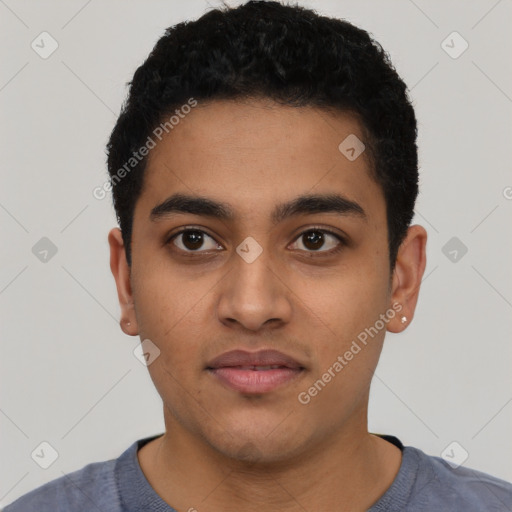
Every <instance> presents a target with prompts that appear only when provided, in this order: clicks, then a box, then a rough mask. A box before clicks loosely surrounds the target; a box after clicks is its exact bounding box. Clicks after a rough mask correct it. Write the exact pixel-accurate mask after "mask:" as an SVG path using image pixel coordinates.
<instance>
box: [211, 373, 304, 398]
mask: <svg viewBox="0 0 512 512" xmlns="http://www.w3.org/2000/svg"><path fill="white" fill-rule="evenodd" d="M209 371H210V373H212V374H213V375H215V376H216V377H217V378H218V379H220V381H221V382H223V383H224V384H226V385H227V386H229V387H230V388H232V389H234V390H236V391H240V392H242V393H268V392H269V391H273V390H274V389H276V388H279V387H281V386H283V385H284V384H287V383H289V382H290V381H292V380H294V379H296V378H297V376H299V375H301V374H302V370H301V369H300V368H276V369H273V370H241V369H240V368H235V367H223V368H214V369H209Z"/></svg>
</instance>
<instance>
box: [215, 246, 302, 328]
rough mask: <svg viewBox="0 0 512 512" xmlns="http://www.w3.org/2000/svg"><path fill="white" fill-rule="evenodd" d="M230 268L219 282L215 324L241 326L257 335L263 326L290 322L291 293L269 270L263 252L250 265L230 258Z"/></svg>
mask: <svg viewBox="0 0 512 512" xmlns="http://www.w3.org/2000/svg"><path fill="white" fill-rule="evenodd" d="M233 259H234V261H233V262H232V263H231V264H232V265H233V268H232V269H231V271H230V272H228V274H227V275H226V277H225V279H223V280H222V284H221V292H220V293H221V296H220V298H219V302H218V306H217V314H218V318H219V320H220V321H221V322H222V323H223V324H224V325H227V326H230V327H233V326H235V325H237V326H242V327H244V328H245V329H247V330H251V331H259V330H261V329H262V328H264V326H265V325H266V324H269V326H270V327H271V328H277V327H279V326H283V325H284V324H286V323H288V322H289V321H290V317H291V313H292V305H291V301H290V296H291V295H292V292H291V290H290V288H289V287H288V286H287V285H286V283H285V280H284V279H283V278H282V277H280V276H279V275H278V274H279V269H278V268H273V267H276V265H272V262H271V261H270V258H268V257H267V253H266V251H265V250H263V252H262V253H261V254H260V255H259V256H258V257H257V258H256V259H255V260H254V261H252V262H251V263H249V262H247V261H245V260H244V259H243V258H242V257H240V256H239V255H238V254H234V255H233Z"/></svg>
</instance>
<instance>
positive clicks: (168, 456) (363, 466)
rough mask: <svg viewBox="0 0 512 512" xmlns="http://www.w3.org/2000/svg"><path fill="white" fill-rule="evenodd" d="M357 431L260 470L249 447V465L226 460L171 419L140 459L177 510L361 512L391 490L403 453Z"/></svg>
mask: <svg viewBox="0 0 512 512" xmlns="http://www.w3.org/2000/svg"><path fill="white" fill-rule="evenodd" d="M356 423H357V422H356ZM363 425H364V428H363ZM356 427H357V428H347V429H346V430H343V431H341V432H336V434H335V435H333V436H330V437H325V438H323V439H321V440H320V441H318V442H316V443H315V442H312V443H309V445H308V449H307V450H306V451H302V452H301V453H300V454H297V455H296V456H293V457H289V458H287V459H286V460H279V461H272V462H269V461H263V462H261V461H258V460H257V459H255V458H251V453H250V447H248V454H247V458H248V459H250V460H246V461H243V460H240V459H238V460H234V459H232V458H229V457H226V456H225V455H224V454H222V453H220V452H219V451H217V450H215V449H214V448H213V447H212V446H211V445H209V444H207V443H205V442H204V440H202V439H198V438H197V437H196V436H194V435H193V434H191V433H190V432H189V431H187V430H186V429H184V428H183V427H182V426H181V425H180V424H178V423H177V422H176V421H173V420H172V419H170V418H166V433H165V434H164V435H163V436H162V437H159V438H157V439H155V440H154V441H152V442H150V443H148V444H147V445H146V446H144V447H143V448H142V449H141V450H140V451H139V453H138V457H139V462H140V465H141V468H142V471H143V472H144V474H145V476H146V478H147V479H148V481H149V483H150V484H151V485H152V487H153V488H154V489H155V491H156V492H157V493H158V494H159V495H160V496H161V498H162V499H163V500H164V501H166V502H167V503H168V504H169V505H171V506H172V507H174V508H176V509H177V510H187V511H189V510H190V511H194V509H197V511H199V512H200V511H201V510H208V511H209V512H217V511H219V512H220V511H224V510H227V509H230V510H231V509H232V510H235V509H236V510H244V512H256V511H258V512H259V511H261V509H262V508H263V509H264V510H266V511H268V512H274V511H276V512H277V511H279V512H296V511H297V512H298V511H301V512H303V511H304V509H305V510H337V511H339V512H344V511H347V512H348V511H351V512H354V511H355V510H361V511H364V510H367V509H368V508H370V507H371V506H372V505H373V504H374V503H375V502H376V501H377V500H378V499H379V498H380V496H382V494H384V492H385V491H386V490H387V489H388V488H389V486H390V485H391V483H392V482H393V480H394V478H395V477H396V474H397V473H398V470H399V467H400V463H401V452H400V450H399V449H398V448H397V447H395V446H394V445H392V444H391V443H389V442H387V441H385V440H383V439H381V438H379V437H377V436H374V435H372V434H369V433H368V432H367V430H366V426H365V423H363V424H361V422H358V424H357V425H356Z"/></svg>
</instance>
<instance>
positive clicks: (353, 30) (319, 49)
mask: <svg viewBox="0 0 512 512" xmlns="http://www.w3.org/2000/svg"><path fill="white" fill-rule="evenodd" d="M127 85H129V86H130V88H129V93H128V97H127V99H126V101H125V102H124V104H123V106H122V109H121V113H120V115H119V118H118V120H117V123H116V125H115V127H114V129H113V131H112V133H111V135H110V139H109V141H108V144H107V163H108V171H109V176H110V184H111V185H112V191H113V202H114V208H115V211H116V216H117V219H118V222H119V225H120V228H121V231H122V236H123V242H124V245H125V247H126V257H127V261H128V264H129V265H131V235H132V225H133V214H134V210H135V204H136V201H137V199H138V198H139V196H140V193H141V191H142V185H143V178H144V170H145V167H146V162H147V156H146V157H144V158H142V157H140V156H139V155H138V159H137V160H135V159H133V155H134V153H136V152H137V150H139V149H140V148H141V147H142V146H144V144H145V143H146V141H148V140H149V139H148V137H149V136H150V135H151V134H152V133H153V131H154V130H155V127H157V126H159V125H160V124H161V123H162V122H163V121H164V119H166V118H167V119H169V116H170V115H172V114H173V113H174V112H175V109H177V108H179V107H180V106H182V105H185V104H187V103H189V102H190V99H191V98H193V99H194V101H199V102H201V101H203V102H207V101H214V100H223V99H233V100H237V99H240V100H247V99H252V98H269V99H271V100H274V101H275V102H277V103H279V104H282V105H287V106H295V107H300V106H314V107H318V108H321V109H326V110H329V111H334V112H341V113H343V112H345V113H353V114H355V115H356V116H357V118H358V119H359V120H360V123H361V125H362V129H363V131H364V135H365V140H364V144H365V146H366V150H365V155H367V157H368V159H369V161H370V162H371V169H370V172H371V174H372V177H373V178H374V179H375V180H376V182H377V183H378V184H379V185H380V186H381V187H382V190H383V193H384V197H385V201H386V212H387V227H388V249H389V261H390V268H391V270H393V269H394V266H395V261H396V255H397V252H398V248H399V246H400V244H401V243H402V241H403V239H404V238H405V236H406V233H407V229H408V227H409V225H410V223H411V220H412V217H413V215H414V204H415V201H416V197H417V195H418V155H417V146H416V137H417V127H416V117H415V114H414V109H413V107H412V104H411V102H410V100H409V98H408V94H407V87H406V85H405V84H404V82H403V81H402V80H401V78H400V77H399V75H398V74H397V72H396V70H395V68H394V67H393V65H392V64H391V61H390V58H389V56H388V54H387V53H386V52H385V51H384V50H383V48H382V46H381V45H380V44H379V43H378V42H376V41H375V40H373V38H372V37H371V36H370V34H369V33H368V32H366V31H365V30H362V29H360V28H358V27H355V26H354V25H352V24H351V23H349V22H347V21H345V20H342V19H336V18H329V17H326V16H320V15H319V14H317V13H316V12H315V11H314V10H311V9H307V8H304V7H301V6H299V5H285V4H283V3H280V2H276V1H264V0H252V1H249V2H247V3H245V4H242V5H240V6H238V7H236V8H230V7H228V6H225V5H224V6H223V7H220V8H218V9H213V10H210V11H208V12H207V13H205V14H204V15H203V16H201V17H200V18H199V19H197V20H194V21H186V22H181V23H178V24H177V25H175V26H172V27H169V28H168V29H166V30H165V33H164V35H163V36H162V37H161V38H160V39H159V40H158V41H157V43H156V44H155V47H154V48H153V50H152V51H151V53H150V54H149V56H148V57H147V59H146V60H145V61H144V63H143V64H142V65H141V66H140V67H139V68H138V69H137V70H136V72H135V74H134V76H133V79H132V81H131V82H129V83H128V84H127ZM340 142H341V141H340ZM130 159H132V160H131V162H132V163H133V166H132V167H133V168H131V169H129V168H127V166H126V163H127V162H128V161H130ZM123 168H124V169H125V172H122V173H121V172H120V171H121V169H123ZM121 175H122V179H120V176H121Z"/></svg>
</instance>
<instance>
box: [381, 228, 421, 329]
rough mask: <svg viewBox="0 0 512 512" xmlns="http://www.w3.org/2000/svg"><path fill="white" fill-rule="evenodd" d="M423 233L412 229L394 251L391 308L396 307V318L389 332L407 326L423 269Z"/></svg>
mask: <svg viewBox="0 0 512 512" xmlns="http://www.w3.org/2000/svg"><path fill="white" fill-rule="evenodd" d="M426 244H427V232H426V231H425V229H424V228H423V227H422V226H419V225H414V226H411V227H409V229H408V230H407V236H406V238H405V239H404V241H403V242H402V244H401V245H400V248H399V249H398V254H397V258H396V263H395V269H394V271H393V280H392V287H391V304H400V306H401V308H400V310H399V311H397V309H396V308H395V310H396V311H397V315H396V316H395V317H394V318H393V319H392V320H390V321H389V323H388V325H387V330H388V331H389V332H395V333H396V332H402V331H403V330H405V329H406V327H407V326H408V325H409V324H410V323H411V320H412V318H413V316H414V311H415V309H416V304H417V301H418V295H419V292H420V286H421V280H422V278H423V273H424V272H425V266H426Z"/></svg>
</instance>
